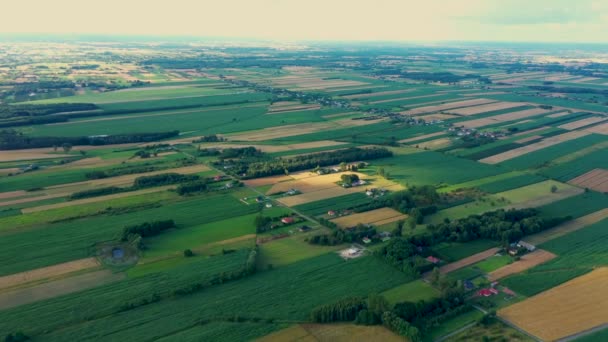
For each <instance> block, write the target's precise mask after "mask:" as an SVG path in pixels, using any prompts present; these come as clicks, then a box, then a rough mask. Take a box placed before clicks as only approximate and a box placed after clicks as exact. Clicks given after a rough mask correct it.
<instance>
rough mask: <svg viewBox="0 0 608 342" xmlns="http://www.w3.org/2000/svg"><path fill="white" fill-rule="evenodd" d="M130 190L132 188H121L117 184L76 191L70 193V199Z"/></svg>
mask: <svg viewBox="0 0 608 342" xmlns="http://www.w3.org/2000/svg"><path fill="white" fill-rule="evenodd" d="M130 190H131V189H130V188H119V187H117V186H109V187H105V188H98V189H91V190H84V191H79V192H75V193H73V194H71V195H70V199H72V200H76V199H82V198H89V197H97V196H105V195H111V194H117V193H120V192H125V191H130Z"/></svg>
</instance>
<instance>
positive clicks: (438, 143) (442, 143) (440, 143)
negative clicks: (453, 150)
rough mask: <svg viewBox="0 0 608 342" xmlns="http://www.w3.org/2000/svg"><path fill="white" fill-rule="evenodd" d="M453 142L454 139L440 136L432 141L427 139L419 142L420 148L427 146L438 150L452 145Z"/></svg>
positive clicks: (426, 147)
mask: <svg viewBox="0 0 608 342" xmlns="http://www.w3.org/2000/svg"><path fill="white" fill-rule="evenodd" d="M451 144H452V140H450V138H440V139H435V140H430V141H425V142H422V143H420V144H417V145H418V147H419V148H425V149H430V150H436V149H439V148H444V147H447V146H450V145H451Z"/></svg>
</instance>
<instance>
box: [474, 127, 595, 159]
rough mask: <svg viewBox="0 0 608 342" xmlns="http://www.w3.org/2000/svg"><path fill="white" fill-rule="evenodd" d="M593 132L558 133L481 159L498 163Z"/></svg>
mask: <svg viewBox="0 0 608 342" xmlns="http://www.w3.org/2000/svg"><path fill="white" fill-rule="evenodd" d="M589 134H591V133H589V132H581V131H572V132H568V133H564V134H560V135H556V136H553V137H549V138H546V139H543V140H541V141H539V142H537V143H534V144H530V145H527V146H523V147H520V148H516V149H513V150H510V151H506V152H503V153H499V154H495V155H493V156H490V157H487V158H484V159H481V160H479V161H480V162H482V163H486V164H498V163H500V162H503V161H505V160H509V159H513V158H516V157H519V156H521V155H524V154H526V153H530V152H534V151H539V150H542V149H543V148H546V147H549V146H553V145H557V144H559V143H562V142H565V141H569V140H574V139H577V138H580V137H584V136H586V135H589Z"/></svg>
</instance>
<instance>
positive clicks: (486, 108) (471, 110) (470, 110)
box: [448, 102, 525, 116]
mask: <svg viewBox="0 0 608 342" xmlns="http://www.w3.org/2000/svg"><path fill="white" fill-rule="evenodd" d="M524 105H525V103H523V102H494V103H489V104H485V105H480V106H472V107H464V108H458V109H451V110H449V111H448V113H451V114H458V115H464V116H469V115H476V114H481V113H486V112H493V111H496V110H502V109H509V108H514V107H521V106H524Z"/></svg>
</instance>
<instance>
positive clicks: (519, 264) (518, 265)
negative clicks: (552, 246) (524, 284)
mask: <svg viewBox="0 0 608 342" xmlns="http://www.w3.org/2000/svg"><path fill="white" fill-rule="evenodd" d="M556 256H557V255H555V254H553V253H551V252H548V251H545V250H543V249H537V250H535V251H534V252H532V253H528V254H526V255H524V256H522V257H521V259H520V260H518V261H515V262H513V263H511V264H508V265H505V266H503V267H501V268H499V269H497V270H495V271H492V272H490V274H489V278H488V279H489V280H490V281H496V280H498V279H501V278H504V277H506V276H509V275H511V274H515V273H519V272H522V271H525V270H527V269H528V268H532V267H534V266H536V265H540V264H542V263H544V262H546V261H549V260H551V259H553V258H555V257H556Z"/></svg>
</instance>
